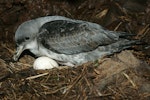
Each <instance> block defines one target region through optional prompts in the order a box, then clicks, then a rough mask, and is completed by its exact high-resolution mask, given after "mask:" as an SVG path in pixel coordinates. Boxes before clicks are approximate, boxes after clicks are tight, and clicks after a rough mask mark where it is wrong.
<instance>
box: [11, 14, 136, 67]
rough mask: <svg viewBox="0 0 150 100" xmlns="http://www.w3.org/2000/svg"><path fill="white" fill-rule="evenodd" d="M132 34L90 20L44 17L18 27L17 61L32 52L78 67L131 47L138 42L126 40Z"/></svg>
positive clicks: (16, 35) (15, 58)
mask: <svg viewBox="0 0 150 100" xmlns="http://www.w3.org/2000/svg"><path fill="white" fill-rule="evenodd" d="M129 35H130V34H128V33H124V32H114V31H109V30H106V29H104V28H103V27H101V26H100V25H98V24H96V23H91V22H87V21H81V20H73V19H69V18H66V17H62V16H47V17H41V18H37V19H34V20H30V21H27V22H24V23H23V24H21V25H20V26H19V27H18V29H17V31H16V34H15V41H16V44H17V46H18V50H17V52H16V54H15V55H14V60H17V59H18V58H19V56H20V54H21V53H22V52H23V51H24V50H25V49H29V50H30V51H31V52H32V53H33V54H35V55H36V56H48V57H50V58H52V59H54V60H56V61H59V62H62V63H64V64H65V65H68V64H69V65H70V66H72V65H79V64H82V63H85V62H88V61H94V60H96V59H98V58H101V57H102V56H105V55H110V54H113V53H114V52H119V51H121V50H123V49H125V48H128V47H130V46H131V45H133V44H134V43H135V42H136V41H135V40H130V39H127V38H128V37H129Z"/></svg>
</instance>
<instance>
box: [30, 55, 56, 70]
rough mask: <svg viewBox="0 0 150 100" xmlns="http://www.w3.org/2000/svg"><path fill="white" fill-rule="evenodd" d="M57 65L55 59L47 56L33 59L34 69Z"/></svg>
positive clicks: (50, 67)
mask: <svg viewBox="0 0 150 100" xmlns="http://www.w3.org/2000/svg"><path fill="white" fill-rule="evenodd" d="M55 67H58V64H57V62H56V61H55V60H53V59H51V58H49V57H39V58H37V59H36V60H35V61H34V64H33V68H34V69H36V70H45V69H52V68H55Z"/></svg>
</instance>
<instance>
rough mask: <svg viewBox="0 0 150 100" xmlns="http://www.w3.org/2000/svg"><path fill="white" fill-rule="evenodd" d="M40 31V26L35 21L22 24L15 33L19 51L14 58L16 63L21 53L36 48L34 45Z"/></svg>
mask: <svg viewBox="0 0 150 100" xmlns="http://www.w3.org/2000/svg"><path fill="white" fill-rule="evenodd" d="M38 31H39V26H38V24H37V22H36V21H35V20H29V21H26V22H24V23H22V24H21V25H20V26H19V27H18V29H17V30H16V33H15V42H16V45H17V50H16V53H15V55H14V56H13V59H14V61H17V60H18V58H19V57H20V55H21V53H22V52H23V51H24V50H26V49H31V48H33V47H34V46H33V45H29V44H32V43H33V41H34V40H35V37H36V35H37V33H38Z"/></svg>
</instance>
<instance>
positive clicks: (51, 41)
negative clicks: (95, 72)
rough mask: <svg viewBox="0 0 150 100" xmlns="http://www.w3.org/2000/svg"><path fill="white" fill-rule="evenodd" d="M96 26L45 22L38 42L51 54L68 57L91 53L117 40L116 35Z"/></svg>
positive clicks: (61, 21)
mask: <svg viewBox="0 0 150 100" xmlns="http://www.w3.org/2000/svg"><path fill="white" fill-rule="evenodd" d="M95 25H96V26H95ZM97 26H98V25H97V24H93V25H92V23H89V22H73V21H68V20H55V21H51V22H47V23H45V24H44V25H43V26H42V27H41V28H40V30H39V35H38V42H40V43H41V44H42V45H43V46H44V47H45V48H47V49H49V50H51V51H53V52H56V53H61V54H68V55H69V54H77V53H82V52H88V51H92V50H94V49H96V48H97V47H98V46H104V45H109V44H112V43H114V42H116V41H117V40H118V39H119V36H118V35H117V34H112V33H111V32H110V31H106V30H104V29H103V28H102V27H97Z"/></svg>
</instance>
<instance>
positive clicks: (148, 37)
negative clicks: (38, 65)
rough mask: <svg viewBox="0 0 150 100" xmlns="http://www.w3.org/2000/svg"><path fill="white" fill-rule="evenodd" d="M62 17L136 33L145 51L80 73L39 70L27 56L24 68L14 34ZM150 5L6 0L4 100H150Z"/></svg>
mask: <svg viewBox="0 0 150 100" xmlns="http://www.w3.org/2000/svg"><path fill="white" fill-rule="evenodd" d="M47 15H62V16H66V17H70V18H75V19H82V20H87V21H91V22H96V23H98V24H101V25H102V26H104V27H106V28H108V29H110V30H115V31H126V32H130V33H135V34H136V36H135V39H139V40H141V41H142V42H143V45H139V46H135V47H133V48H130V50H124V51H122V52H120V53H116V54H114V55H111V56H108V57H104V58H102V59H97V61H94V62H88V63H85V64H83V65H80V66H77V67H67V66H60V67H59V68H57V69H56V68H53V69H50V70H41V71H37V70H34V69H33V68H32V67H33V62H34V60H35V58H34V57H33V56H32V55H31V54H30V53H29V52H24V54H22V56H21V58H20V60H19V61H18V62H14V61H13V60H12V56H13V54H14V52H15V42H14V34H15V30H16V28H17V27H18V26H19V24H21V23H22V22H24V21H26V20H29V19H33V18H37V17H40V16H47ZM149 19H150V1H149V0H143V1H141V0H137V1H136V0H128V1H124V0H119V1H118V0H105V1H103V0H86V1H85V0H76V1H73V0H38V1H34V0H33V1H28V0H23V1H19V0H6V1H5V0H1V1H0V40H1V44H0V52H1V54H0V70H1V73H0V89H1V91H0V99H4V100H49V99H51V100H64V99H66V100H74V99H75V100H99V99H102V100H103V99H104V100H110V99H111V100H113V99H121V100H122V99H132V100H137V99H140V100H149V99H150V84H149V83H150V67H149V66H150V58H149V56H150V52H149V51H150V48H149V47H148V46H147V45H150V44H149V43H150V34H148V33H149V32H150V23H149V22H150V20H149Z"/></svg>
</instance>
